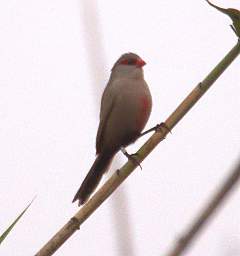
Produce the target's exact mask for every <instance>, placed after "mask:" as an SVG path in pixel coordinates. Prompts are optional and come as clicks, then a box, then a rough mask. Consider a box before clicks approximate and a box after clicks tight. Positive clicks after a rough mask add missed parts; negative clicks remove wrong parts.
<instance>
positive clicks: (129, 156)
mask: <svg viewBox="0 0 240 256" xmlns="http://www.w3.org/2000/svg"><path fill="white" fill-rule="evenodd" d="M121 151H122V153H123V154H124V155H125V156H126V157H127V159H128V160H129V161H131V162H132V163H133V164H135V165H138V166H139V167H140V169H141V170H142V166H141V164H140V162H139V161H138V159H137V157H138V153H134V154H128V152H127V150H126V149H125V148H121Z"/></svg>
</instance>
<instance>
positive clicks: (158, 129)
mask: <svg viewBox="0 0 240 256" xmlns="http://www.w3.org/2000/svg"><path fill="white" fill-rule="evenodd" d="M153 128H155V132H163V131H164V130H163V129H166V130H167V131H168V132H169V133H172V131H171V129H170V128H169V127H168V126H167V125H166V124H165V123H164V122H162V123H160V124H157V125H156V126H155V127H153Z"/></svg>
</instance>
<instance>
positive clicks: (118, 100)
mask: <svg viewBox="0 0 240 256" xmlns="http://www.w3.org/2000/svg"><path fill="white" fill-rule="evenodd" d="M145 64H146V62H145V61H144V60H143V59H142V58H141V57H139V56H138V55H137V54H135V53H132V52H129V53H125V54H123V55H122V56H121V57H120V58H119V59H118V60H117V61H116V62H115V64H114V65H113V67H112V69H111V74H110V78H109V81H108V83H107V85H106V87H105V89H104V91H103V95H102V99H101V108H100V122H99V127H98V131H97V138H96V159H95V161H94V163H93V165H92V167H91V168H90V170H89V172H88V174H87V176H86V177H85V179H84V180H83V182H82V184H81V186H80V188H79V190H78V191H77V193H76V195H75V196H74V199H73V201H72V202H75V201H77V200H78V205H79V206H81V205H83V204H84V203H85V202H86V201H87V200H88V199H89V197H90V196H91V194H92V193H93V192H94V190H95V189H96V187H97V186H98V184H99V182H100V180H101V178H102V176H103V174H104V173H105V172H106V171H107V170H108V169H109V166H110V164H111V162H112V159H113V158H114V156H115V155H116V153H117V152H118V151H119V150H121V149H122V148H125V147H126V146H128V145H129V144H131V143H133V142H135V141H136V140H137V139H138V137H139V136H141V132H142V130H143V129H144V127H145V125H146V123H147V121H148V119H149V116H150V114H151V110H152V96H151V93H150V90H149V87H148V85H147V83H146V82H145V80H144V73H143V66H144V65H145Z"/></svg>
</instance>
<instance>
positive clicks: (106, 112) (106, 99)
mask: <svg viewBox="0 0 240 256" xmlns="http://www.w3.org/2000/svg"><path fill="white" fill-rule="evenodd" d="M112 109H113V95H112V93H111V88H109V87H108V86H107V87H106V88H105V90H104V92H103V96H102V101H101V111H100V123H99V126H98V131H97V139H96V153H97V154H99V153H100V152H101V150H102V143H103V140H104V131H105V126H106V124H107V122H108V119H109V116H110V114H111V112H112Z"/></svg>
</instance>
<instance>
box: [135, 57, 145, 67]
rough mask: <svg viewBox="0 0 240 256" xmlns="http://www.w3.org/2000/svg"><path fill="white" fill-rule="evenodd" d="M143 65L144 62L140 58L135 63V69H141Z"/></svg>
mask: <svg viewBox="0 0 240 256" xmlns="http://www.w3.org/2000/svg"><path fill="white" fill-rule="evenodd" d="M144 65H146V62H145V61H144V60H142V59H141V58H139V59H137V62H136V66H137V67H139V68H141V67H143V66H144Z"/></svg>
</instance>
